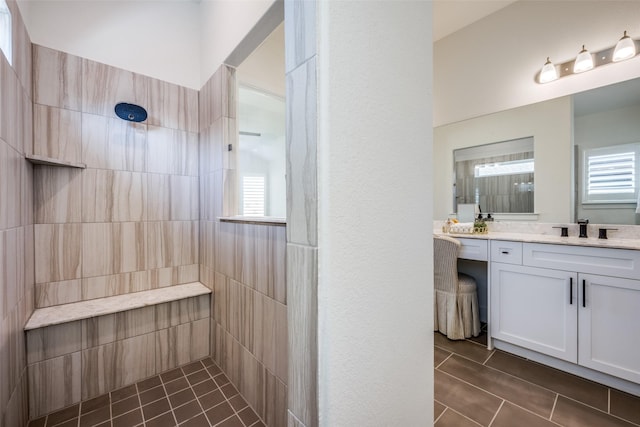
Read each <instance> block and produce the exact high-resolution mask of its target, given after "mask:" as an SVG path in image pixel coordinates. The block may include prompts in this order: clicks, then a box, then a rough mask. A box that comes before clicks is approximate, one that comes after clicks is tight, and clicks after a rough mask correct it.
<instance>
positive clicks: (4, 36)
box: [0, 0, 12, 65]
mask: <svg viewBox="0 0 640 427" xmlns="http://www.w3.org/2000/svg"><path fill="white" fill-rule="evenodd" d="M0 50H2V52H3V53H4V56H5V57H6V58H7V61H9V65H11V61H12V55H11V11H10V10H9V7H8V6H7V2H6V1H5V0H0Z"/></svg>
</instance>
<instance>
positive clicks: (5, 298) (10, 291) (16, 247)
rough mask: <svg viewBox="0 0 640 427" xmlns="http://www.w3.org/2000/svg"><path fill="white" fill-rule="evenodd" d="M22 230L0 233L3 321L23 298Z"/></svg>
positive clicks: (15, 229)
mask: <svg viewBox="0 0 640 427" xmlns="http://www.w3.org/2000/svg"><path fill="white" fill-rule="evenodd" d="M23 254H24V230H23V229H22V228H13V229H10V230H5V231H0V283H2V284H3V286H2V289H0V296H1V298H2V300H1V301H0V314H2V315H3V317H2V319H4V318H5V317H6V316H7V315H8V314H9V313H10V312H11V310H14V309H15V308H16V306H18V304H19V303H20V301H21V300H22V299H23V298H24V273H25V272H24V255H23Z"/></svg>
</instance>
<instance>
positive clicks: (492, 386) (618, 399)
mask: <svg viewBox="0 0 640 427" xmlns="http://www.w3.org/2000/svg"><path fill="white" fill-rule="evenodd" d="M486 340H487V337H486V334H482V335H481V336H480V337H478V338H474V339H473V340H466V341H450V340H448V339H447V338H446V337H445V336H444V335H441V334H440V333H437V332H436V333H435V335H434V341H435V349H434V362H435V384H434V398H435V402H434V417H435V418H434V420H435V425H436V426H437V427H449V426H455V427H467V426H469V427H477V426H491V427H514V426H518V427H520V426H522V427H547V426H548V427H552V426H564V427H610V426H627V427H631V426H640V397H636V396H632V395H630V394H627V393H623V392H620V391H618V390H614V389H610V388H609V387H606V386H604V385H601V384H597V383H594V382H592V381H588V380H585V379H582V378H580V377H577V376H575V375H571V374H567V373H565V372H562V371H558V370H556V369H553V368H549V367H547V366H544V365H540V364H538V363H535V362H531V361H529V360H526V359H523V358H520V357H517V356H513V355H511V354H509V353H505V352H503V351H500V350H493V351H489V350H487V347H486Z"/></svg>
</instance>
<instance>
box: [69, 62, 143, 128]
mask: <svg viewBox="0 0 640 427" xmlns="http://www.w3.org/2000/svg"><path fill="white" fill-rule="evenodd" d="M148 86H149V77H145V76H142V75H140V74H136V73H132V72H130V71H126V70H122V69H120V68H116V67H111V66H109V65H105V64H100V63H99V62H95V61H90V60H88V59H83V60H82V111H83V112H85V113H92V114H99V115H101V116H107V117H114V118H115V117H117V116H116V115H115V112H114V108H115V106H116V104H117V103H119V102H127V103H130V104H136V105H140V106H142V107H143V108H145V109H146V110H149V106H148V105H147V99H148Z"/></svg>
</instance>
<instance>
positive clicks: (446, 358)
mask: <svg viewBox="0 0 640 427" xmlns="http://www.w3.org/2000/svg"><path fill="white" fill-rule="evenodd" d="M451 356H453V353H451V354H449V355H448V356H447V357H445V358H444V360H443V361H442V362H440V363H438V366H434V368H433V369H438V368H439V367H440V366H442V365H444V363H445V362H446V361H447V360H449V359H451Z"/></svg>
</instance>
